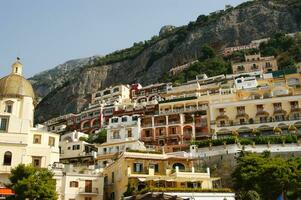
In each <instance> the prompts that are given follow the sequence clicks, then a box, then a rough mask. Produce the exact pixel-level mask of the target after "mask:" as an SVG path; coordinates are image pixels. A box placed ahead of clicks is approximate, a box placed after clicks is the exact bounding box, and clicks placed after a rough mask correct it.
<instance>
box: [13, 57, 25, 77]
mask: <svg viewBox="0 0 301 200" xmlns="http://www.w3.org/2000/svg"><path fill="white" fill-rule="evenodd" d="M22 70H23V65H22V63H21V62H20V58H19V57H17V61H16V62H14V63H13V64H12V74H17V75H20V76H22Z"/></svg>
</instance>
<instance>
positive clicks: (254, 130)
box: [252, 128, 261, 137]
mask: <svg viewBox="0 0 301 200" xmlns="http://www.w3.org/2000/svg"><path fill="white" fill-rule="evenodd" d="M260 134H261V132H260V130H258V129H257V128H254V129H253V130H252V135H254V136H257V137H258V136H260Z"/></svg>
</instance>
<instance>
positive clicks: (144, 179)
mask: <svg viewBox="0 0 301 200" xmlns="http://www.w3.org/2000/svg"><path fill="white" fill-rule="evenodd" d="M138 180H139V181H141V182H144V181H146V178H138Z"/></svg>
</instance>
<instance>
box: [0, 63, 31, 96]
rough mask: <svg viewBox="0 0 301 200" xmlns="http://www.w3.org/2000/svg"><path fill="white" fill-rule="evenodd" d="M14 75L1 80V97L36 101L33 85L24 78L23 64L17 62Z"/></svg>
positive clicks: (14, 66)
mask: <svg viewBox="0 0 301 200" xmlns="http://www.w3.org/2000/svg"><path fill="white" fill-rule="evenodd" d="M12 68H13V70H12V73H11V74H10V75H8V76H5V77H3V78H1V79H0V98H1V97H23V96H27V97H31V98H32V99H33V100H34V99H35V94H34V91H33V88H32V86H31V83H30V82H29V81H28V80H26V79H25V78H24V77H23V76H22V74H21V73H22V64H21V63H20V62H19V59H18V61H17V62H15V63H14V64H13V65H12Z"/></svg>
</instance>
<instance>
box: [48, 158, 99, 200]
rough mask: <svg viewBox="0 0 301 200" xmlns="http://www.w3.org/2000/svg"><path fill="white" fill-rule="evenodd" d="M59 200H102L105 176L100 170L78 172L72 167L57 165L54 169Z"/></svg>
mask: <svg viewBox="0 0 301 200" xmlns="http://www.w3.org/2000/svg"><path fill="white" fill-rule="evenodd" d="M52 170H53V172H54V174H55V175H54V179H55V180H56V191H57V193H58V199H59V200H102V199H103V186H104V185H103V182H104V180H103V176H102V175H100V173H99V170H95V169H86V170H84V171H78V169H75V168H73V166H72V165H63V164H59V163H57V164H56V165H54V166H53V168H52Z"/></svg>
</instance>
